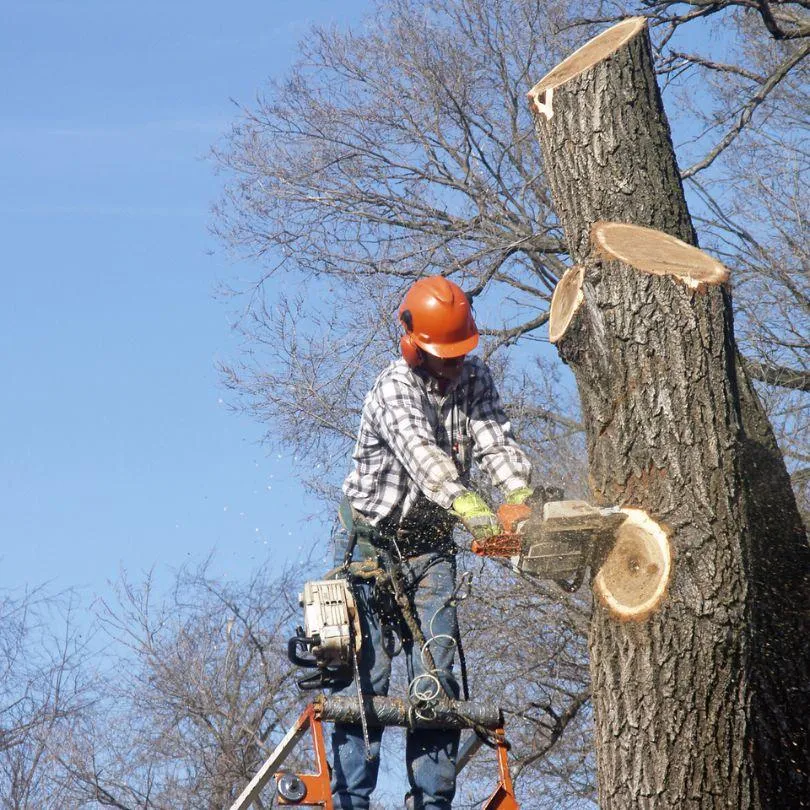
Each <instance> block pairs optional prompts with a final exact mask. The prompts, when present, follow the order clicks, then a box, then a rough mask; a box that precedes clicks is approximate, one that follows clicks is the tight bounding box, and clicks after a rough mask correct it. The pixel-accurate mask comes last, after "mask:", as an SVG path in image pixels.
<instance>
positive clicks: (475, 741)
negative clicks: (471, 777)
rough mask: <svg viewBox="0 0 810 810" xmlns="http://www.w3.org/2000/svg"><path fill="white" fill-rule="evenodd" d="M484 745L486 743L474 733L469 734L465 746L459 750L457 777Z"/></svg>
mask: <svg viewBox="0 0 810 810" xmlns="http://www.w3.org/2000/svg"><path fill="white" fill-rule="evenodd" d="M483 744H484V741H483V740H482V739H481V738H480V737H479V736H478V735H477V734H476V733H475V732H474V731H473V732H471V733H470V734H469V736H468V737H467V739H466V740H465V741H464V745H462V746H461V748H459V750H458V756H457V757H456V776H458V775H459V774H460V773H461V772H462V771H463V770H464V768H466V767H467V763H468V762H469V761H470V760H471V759H472V758H473V757H474V756H475V755H476V754H477V753H478V749H479V748H480V747H481V746H482V745H483Z"/></svg>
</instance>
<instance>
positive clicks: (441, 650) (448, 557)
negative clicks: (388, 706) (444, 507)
mask: <svg viewBox="0 0 810 810" xmlns="http://www.w3.org/2000/svg"><path fill="white" fill-rule="evenodd" d="M339 545H340V544H338V546H339ZM344 548H345V547H344ZM356 553H357V552H356V551H355V554H356ZM343 554H344V549H341V548H338V549H337V552H336V559H337V561H338V562H342V561H343ZM402 574H403V579H404V580H405V583H406V584H407V586H408V589H409V592H410V593H411V596H412V604H413V608H414V615H415V617H416V619H417V621H418V622H419V624H420V626H421V628H422V633H423V634H424V636H425V638H426V639H430V638H431V637H434V638H435V641H434V642H430V644H429V646H430V651H431V653H432V654H433V659H434V663H435V664H436V668H437V670H438V671H439V677H440V678H441V680H442V682H443V683H444V684H445V685H446V687H447V688H448V689H449V691H450V692H451V694H453V696H454V697H458V685H457V682H456V680H455V678H454V677H453V675H452V669H453V657H454V654H455V645H454V644H452V643H450V642H449V641H447V640H446V639H442V638H438V636H442V635H444V634H446V635H449V636H452V638H454V639H455V638H456V637H457V633H458V630H457V625H456V608H455V605H448V604H447V602H448V601H449V600H450V597H451V596H452V594H453V591H454V589H455V579H456V560H455V556H454V555H453V554H452V553H442V554H435V553H434V554H430V553H429V554H420V555H419V556H417V557H411V558H410V559H407V560H405V561H404V562H403V563H402ZM354 593H355V596H356V598H357V604H358V613H359V616H360V625H361V629H362V633H363V642H362V647H361V651H360V660H359V673H360V688H361V689H362V691H363V693H364V694H369V695H387V694H388V684H389V681H390V678H391V657H390V653H391V650H390V646H391V645H390V643H386V640H385V639H384V638H383V633H382V628H381V626H380V620H379V618H378V616H377V615H376V614H375V612H374V611H373V610H372V608H371V607H370V605H369V600H370V597H371V585H369V584H366V583H359V584H356V585H355V586H354ZM415 646H416V647H417V649H414V647H415ZM402 649H403V652H404V653H405V662H406V666H407V672H408V682H409V683H411V682H412V681H413V679H414V678H415V677H417V676H418V675H421V674H423V673H424V672H425V665H424V662H423V661H422V655H421V650H420V649H418V645H415V644H414V643H412V642H405V643H404V644H403V648H402ZM418 685H419V686H420V687H424V688H426V689H429V688H430V686H431V683H430V681H429V680H425V679H423V680H421V681H420V682H419V683H418ZM335 694H356V692H355V688H354V684H353V683H352V684H351V685H349V686H346V687H344V688H342V689H336V690H335ZM368 732H369V741H370V743H371V759H367V758H366V748H365V742H364V740H363V732H362V728H361V727H360V726H354V725H345V724H341V723H336V724H335V727H334V731H333V733H332V755H333V758H334V768H333V771H332V797H333V800H334V804H335V810H338V809H339V808H340V810H367V808H368V807H369V800H370V797H371V793H372V791H373V790H374V788H375V786H376V784H377V773H378V771H379V767H380V759H379V754H380V740H381V739H382V733H383V729H381V728H369V730H368ZM458 741H459V731H457V730H451V731H442V730H439V731H437V730H434V729H423V730H416V731H411V730H408V731H407V732H406V742H405V763H406V767H407V770H408V781H409V783H410V786H411V792H410V798H409V803H408V807H409V808H412V810H450V806H451V802H452V801H453V796H454V794H455V791H456V755H457V753H458Z"/></svg>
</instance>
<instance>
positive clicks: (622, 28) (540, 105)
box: [529, 17, 646, 118]
mask: <svg viewBox="0 0 810 810" xmlns="http://www.w3.org/2000/svg"><path fill="white" fill-rule="evenodd" d="M645 25H646V19H645V18H644V17H630V19H627V20H624V21H623V22H620V23H619V24H618V25H614V26H613V27H612V28H608V30H607V31H603V32H602V33H601V34H599V36H598V37H594V38H593V39H592V40H591V41H590V42H588V43H586V44H585V45H583V46H582V47H581V48H580V49H579V50H577V51H574V53H572V54H571V56H569V57H568V58H567V59H565V60H564V61H563V62H560V64H559V65H557V67H555V68H554V70H552V71H550V72H549V73H547V74H546V75H545V76H543V78H542V79H540V81H539V82H537V84H536V85H535V86H534V87H533V88H532V89H531V90H530V91H529V98H530V99H531V100H532V101H533V102H534V105H535V107H536V109H537V111H538V112H540V113H542V114H543V115H545V116H546V118H551V117H552V115H554V106H553V99H554V88H555V87H559V86H560V85H562V84H565V83H566V82H567V81H568V80H569V79H573V78H574V76H578V75H579V74H580V73H582V72H583V71H584V70H587V69H588V68H589V67H591V66H592V65H594V64H596V63H598V62H601V61H602V60H603V59H605V58H606V57H608V56H609V55H610V54H612V53H613V52H614V51H616V50H618V49H619V48H621V46H622V45H624V44H625V42H627V41H628V40H629V39H632V38H633V37H634V36H636V34H638V32H639V31H640V30H642V29H643V28H644V26H645Z"/></svg>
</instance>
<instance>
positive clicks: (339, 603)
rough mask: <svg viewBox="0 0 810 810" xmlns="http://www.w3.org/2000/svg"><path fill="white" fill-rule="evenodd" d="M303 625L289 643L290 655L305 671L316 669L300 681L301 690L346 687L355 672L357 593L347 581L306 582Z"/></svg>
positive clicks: (300, 599)
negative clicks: (355, 593) (353, 591)
mask: <svg viewBox="0 0 810 810" xmlns="http://www.w3.org/2000/svg"><path fill="white" fill-rule="evenodd" d="M298 602H299V604H300V605H301V607H302V608H303V609H304V624H303V626H299V627H297V628H296V630H295V635H294V636H293V637H292V638H290V640H289V641H288V642H287V656H288V657H289V659H290V661H292V663H293V664H295V665H296V666H299V667H303V668H304V669H317V670H318V671H317V672H315V673H313V674H312V675H308V676H306V677H304V678H300V679H299V680H298V686H299V688H300V689H326V688H333V687H337V686H342V685H345V684H346V683H347V682H349V681H350V680H351V678H352V674H353V670H354V671H356V667H355V664H356V657H357V654H358V653H359V651H360V640H361V633H360V619H359V616H358V613H357V605H356V603H355V599H354V594H353V593H352V589H351V587H350V586H349V583H348V582H347V581H346V580H345V579H323V580H317V581H312V582H307V583H305V585H304V590H303V592H302V593H301V594H299V596H298Z"/></svg>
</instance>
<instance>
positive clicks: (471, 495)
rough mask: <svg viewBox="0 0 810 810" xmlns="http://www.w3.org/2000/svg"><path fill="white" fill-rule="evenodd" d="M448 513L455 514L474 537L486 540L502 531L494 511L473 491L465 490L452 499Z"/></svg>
mask: <svg viewBox="0 0 810 810" xmlns="http://www.w3.org/2000/svg"><path fill="white" fill-rule="evenodd" d="M450 513H451V514H453V515H455V516H456V517H457V518H458V519H459V520H460V521H461V523H462V525H463V526H464V528H465V529H466V530H467V531H468V532H469V533H470V534H471V535H472V536H473V537H474V538H475V539H476V540H486V539H487V538H488V537H495V536H496V535H499V534H500V533H501V531H502V529H501V525H500V523H498V518H496V517H495V513H494V512H493V511H492V510H491V509H490V508H489V507H488V506H487V504H486V501H485V500H484V499H483V498H482V497H481V496H480V495H478V494H477V493H475V492H465V493H464V494H463V495H459V496H458V498H456V499H455V500H454V501H453V507H452V508H451V509H450Z"/></svg>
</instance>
